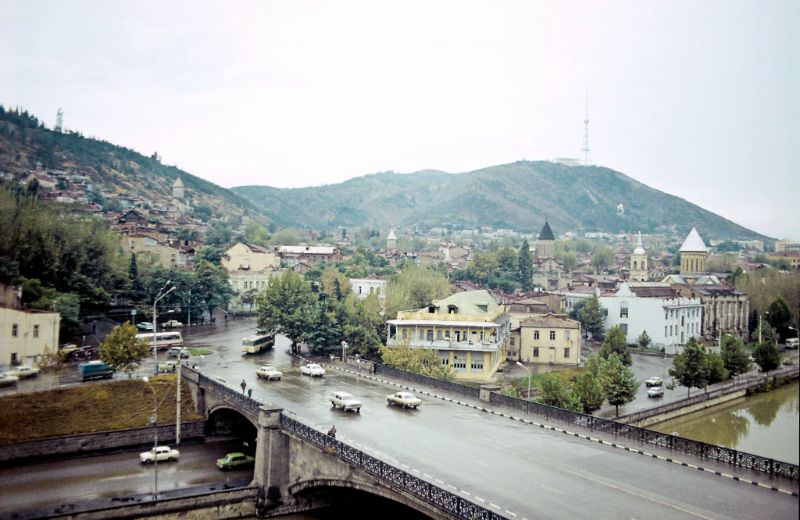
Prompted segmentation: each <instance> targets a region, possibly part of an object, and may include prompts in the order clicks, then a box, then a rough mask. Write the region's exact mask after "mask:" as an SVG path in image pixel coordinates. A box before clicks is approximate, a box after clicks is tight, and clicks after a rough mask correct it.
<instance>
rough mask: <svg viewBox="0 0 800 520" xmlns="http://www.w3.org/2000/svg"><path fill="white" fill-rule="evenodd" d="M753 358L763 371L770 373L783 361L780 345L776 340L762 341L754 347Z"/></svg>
mask: <svg viewBox="0 0 800 520" xmlns="http://www.w3.org/2000/svg"><path fill="white" fill-rule="evenodd" d="M753 360H754V361H755V362H756V364H757V365H758V367H759V369H760V370H761V371H762V372H766V373H769V371H770V370H775V369H776V368H778V366H779V365H780V363H781V358H780V354H779V353H778V347H777V346H776V345H775V342H774V341H762V342H761V343H759V344H758V345H756V348H755V349H753Z"/></svg>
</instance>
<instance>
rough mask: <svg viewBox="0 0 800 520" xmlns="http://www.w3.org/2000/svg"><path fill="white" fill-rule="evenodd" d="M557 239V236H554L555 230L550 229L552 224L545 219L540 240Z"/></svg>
mask: <svg viewBox="0 0 800 520" xmlns="http://www.w3.org/2000/svg"><path fill="white" fill-rule="evenodd" d="M555 239H556V237H555V236H553V230H552V229H550V224H549V223H548V222H547V219H545V221H544V226H543V227H542V231H541V233H539V240H555Z"/></svg>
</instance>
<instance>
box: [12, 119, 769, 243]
mask: <svg viewBox="0 0 800 520" xmlns="http://www.w3.org/2000/svg"><path fill="white" fill-rule="evenodd" d="M37 164H39V165H41V166H43V167H45V168H57V169H58V168H63V169H69V170H73V171H77V172H80V173H81V174H83V175H86V176H88V177H89V178H90V179H91V182H92V183H93V184H94V185H95V186H96V187H97V188H99V190H105V191H108V192H113V193H126V194H129V195H142V196H145V197H148V198H150V199H152V200H156V201H158V200H164V199H168V197H169V193H170V186H171V185H172V182H174V180H175V178H176V177H177V176H178V175H180V177H181V179H182V180H183V182H184V184H185V185H186V187H187V188H188V189H189V192H190V193H192V197H191V200H190V204H192V205H193V206H195V205H197V204H207V205H210V206H212V207H214V208H215V215H216V216H218V217H224V218H230V217H237V216H241V215H243V214H250V215H251V216H255V215H258V214H260V215H263V217H265V220H267V221H271V222H274V223H275V224H276V225H278V226H292V227H298V228H308V229H316V230H322V229H331V228H335V227H337V226H345V227H363V226H369V227H373V228H377V229H383V230H386V229H388V228H392V227H396V228H403V227H417V228H420V229H426V228H431V227H450V228H453V229H470V228H477V227H480V226H492V227H494V228H508V229H514V230H517V231H523V232H534V233H535V232H538V231H539V229H541V226H542V224H543V223H544V221H545V219H548V220H549V221H550V224H551V227H552V228H553V229H554V231H555V232H556V234H560V233H564V232H566V231H576V232H582V231H601V232H608V233H619V232H629V233H634V232H637V231H642V232H644V233H648V232H664V231H674V232H675V233H677V234H679V235H683V234H685V233H687V232H688V231H689V230H690V229H691V227H692V226H696V227H697V228H698V229H699V230H700V232H701V234H702V236H703V237H704V238H706V239H711V238H718V239H753V238H755V239H768V237H765V236H763V235H760V234H759V233H756V232H755V231H752V230H749V229H747V228H744V227H742V226H740V225H738V224H736V223H734V222H731V221H729V220H727V219H725V218H723V217H720V216H719V215H716V214H714V213H711V212H709V211H706V210H704V209H703V208H701V207H699V206H697V205H695V204H692V203H689V202H687V201H685V200H683V199H681V198H678V197H675V196H672V195H669V194H666V193H663V192H661V191H658V190H655V189H653V188H650V187H648V186H646V185H644V184H642V183H640V182H637V181H636V180H634V179H632V178H630V177H628V176H626V175H624V174H622V173H620V172H616V171H614V170H611V169H608V168H603V167H599V166H566V165H563V164H557V163H552V162H545V161H537V162H531V161H518V162H514V163H510V164H503V165H498V166H490V167H487V168H483V169H480V170H475V171H472V172H467V173H459V174H452V173H446V172H442V171H437V170H423V171H419V172H415V173H408V174H398V173H393V172H384V173H376V174H371V175H364V176H361V177H356V178H353V179H350V180H348V181H345V182H342V183H339V184H330V185H325V186H317V187H309V188H291V189H289V188H273V187H269V186H239V187H235V188H232V189H231V190H228V189H225V188H223V187H221V186H218V185H216V184H214V183H212V182H209V181H206V180H204V179H202V178H199V177H196V176H194V175H191V174H189V173H187V172H185V171H183V170H180V169H179V168H177V167H175V166H167V165H163V164H161V163H160V162H159V161H158V160H156V159H154V158H152V157H146V156H144V155H141V154H139V153H137V152H135V151H133V150H130V149H128V148H124V147H121V146H117V145H114V144H111V143H108V142H106V141H101V140H97V139H93V138H86V137H83V136H82V135H80V134H78V133H75V132H67V133H62V132H55V131H52V130H49V129H47V128H45V127H44V126H43V125H42V124H41V123H40V122H39V121H38V120H37V119H36V118H35V117H33V116H31V115H29V114H27V113H23V114H19V113H16V112H14V111H4V110H0V173H2V172H5V173H6V174H9V173H10V174H12V175H14V176H16V177H17V178H20V176H21V175H23V174H24V173H25V172H27V171H30V170H33V169H34V168H36V166H37ZM620 205H622V206H621V207H622V208H623V210H624V211H619V209H618V208H619V207H620ZM259 219H260V218H259Z"/></svg>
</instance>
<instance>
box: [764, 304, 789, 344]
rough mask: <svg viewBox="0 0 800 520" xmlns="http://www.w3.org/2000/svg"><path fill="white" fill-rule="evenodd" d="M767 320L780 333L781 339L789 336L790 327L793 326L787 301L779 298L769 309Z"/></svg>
mask: <svg viewBox="0 0 800 520" xmlns="http://www.w3.org/2000/svg"><path fill="white" fill-rule="evenodd" d="M766 320H767V321H768V322H769V324H770V325H772V326H773V327H774V328H775V330H777V331H778V335H779V336H780V338H781V339H785V338H786V337H787V336H788V335H789V325H791V324H792V315H791V313H790V312H789V306H788V305H787V304H786V300H784V299H783V298H782V297H780V296H778V297H777V298H775V299H774V300H773V301H772V303H770V304H769V307H767V312H766Z"/></svg>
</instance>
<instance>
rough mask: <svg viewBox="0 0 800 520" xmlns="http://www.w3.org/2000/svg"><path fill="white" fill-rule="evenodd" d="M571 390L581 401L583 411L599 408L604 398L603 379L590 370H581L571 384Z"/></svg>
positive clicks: (587, 411) (588, 412) (589, 411)
mask: <svg viewBox="0 0 800 520" xmlns="http://www.w3.org/2000/svg"><path fill="white" fill-rule="evenodd" d="M572 391H573V393H574V394H575V396H576V397H577V399H578V401H579V402H580V403H581V407H582V410H583V413H587V414H590V413H592V412H594V411H595V410H599V409H600V407H601V406H602V405H603V401H604V400H605V398H606V394H605V390H604V389H603V381H602V380H601V379H600V378H599V377H597V375H596V374H593V373H592V372H591V371H586V372H581V373H580V374H579V375H578V377H576V378H575V382H574V383H573V384H572Z"/></svg>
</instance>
